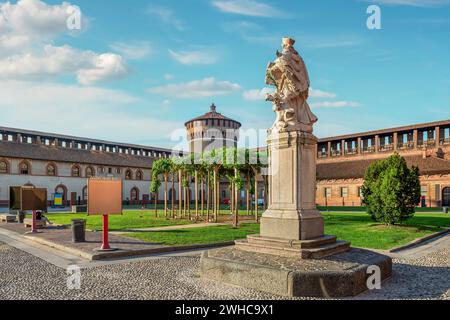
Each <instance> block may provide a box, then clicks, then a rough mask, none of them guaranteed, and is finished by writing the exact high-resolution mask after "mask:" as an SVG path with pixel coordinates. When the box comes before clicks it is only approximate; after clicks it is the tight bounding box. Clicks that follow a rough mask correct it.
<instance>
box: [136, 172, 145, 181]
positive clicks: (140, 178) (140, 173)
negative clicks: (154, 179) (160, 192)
mask: <svg viewBox="0 0 450 320" xmlns="http://www.w3.org/2000/svg"><path fill="white" fill-rule="evenodd" d="M142 179H144V174H143V173H142V171H141V170H138V171H137V172H136V180H142Z"/></svg>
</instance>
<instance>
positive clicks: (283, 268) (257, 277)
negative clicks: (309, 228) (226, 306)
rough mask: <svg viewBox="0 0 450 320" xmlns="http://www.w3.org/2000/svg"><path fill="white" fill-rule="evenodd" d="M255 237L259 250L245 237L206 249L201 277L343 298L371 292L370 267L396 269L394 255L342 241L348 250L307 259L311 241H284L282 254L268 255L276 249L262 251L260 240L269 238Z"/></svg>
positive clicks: (388, 272)
mask: <svg viewBox="0 0 450 320" xmlns="http://www.w3.org/2000/svg"><path fill="white" fill-rule="evenodd" d="M250 238H251V240H250V242H253V248H258V249H257V250H256V251H253V250H252V249H249V248H251V246H249V245H248V244H245V242H238V243H237V244H236V246H234V247H231V248H224V249H217V250H210V251H205V252H204V253H203V255H202V258H201V266H200V273H201V277H203V278H206V279H211V280H215V281H219V282H222V283H226V284H231V285H236V286H240V287H245V288H251V289H256V290H259V291H264V292H268V293H271V294H276V295H281V296H287V297H324V298H328V297H330V298H337V297H350V296H356V295H358V294H360V293H362V292H364V291H366V290H367V288H368V287H367V280H368V278H369V276H371V275H372V273H373V271H371V272H369V273H368V268H369V266H378V267H379V268H380V272H381V273H380V276H381V281H384V280H386V279H388V278H389V277H390V276H391V273H392V260H391V258H390V257H388V256H385V255H382V254H378V253H376V252H373V251H369V250H363V249H355V248H351V249H349V248H348V247H346V246H345V245H342V246H341V245H338V247H340V248H341V249H342V250H343V251H344V252H341V253H335V254H333V255H331V256H327V257H321V258H320V259H302V258H300V256H298V254H303V252H302V250H305V251H304V252H308V250H310V249H311V248H308V245H309V244H308V242H303V243H301V244H299V243H296V242H295V243H293V246H292V247H295V248H294V249H293V250H290V249H288V248H289V247H286V246H285V244H284V243H282V244H279V245H280V246H281V250H280V248H278V249H277V250H278V251H277V254H268V253H267V252H269V251H270V250H260V249H261V247H260V246H259V245H256V243H258V244H259V243H264V241H266V240H263V242H259V241H260V239H258V237H250ZM318 241H323V242H324V244H323V245H322V246H327V244H325V243H327V242H328V241H335V238H334V240H332V238H328V237H324V238H323V239H321V240H318ZM335 243H336V242H335ZM337 243H339V242H337ZM271 245H272V246H275V244H274V243H271ZM305 245H306V247H304V246H305ZM347 245H348V243H347ZM299 246H303V248H301V247H300V248H299ZM319 247H320V246H319ZM345 247H346V249H345V250H344V248H345ZM322 252H325V251H322ZM280 253H281V254H280Z"/></svg>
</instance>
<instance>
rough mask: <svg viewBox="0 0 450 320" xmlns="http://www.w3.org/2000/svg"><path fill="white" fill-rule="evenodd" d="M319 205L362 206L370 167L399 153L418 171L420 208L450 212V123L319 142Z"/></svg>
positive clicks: (358, 134) (445, 122) (449, 121)
mask: <svg viewBox="0 0 450 320" xmlns="http://www.w3.org/2000/svg"><path fill="white" fill-rule="evenodd" d="M317 149H318V150H317V151H318V153H317V203H318V204H319V205H322V206H359V205H361V203H362V197H361V186H362V184H363V177H364V173H365V170H366V169H367V167H368V166H369V165H370V164H371V163H372V162H374V161H376V160H379V159H382V158H386V157H388V156H389V155H391V154H393V153H394V152H398V153H399V154H400V155H402V156H403V157H405V159H406V161H407V163H408V165H409V166H413V165H414V166H418V167H419V170H420V181H421V189H422V202H421V204H420V205H421V206H427V207H441V206H450V120H446V121H438V122H431V123H422V124H416V125H411V126H404V127H398V128H391V129H383V130H376V131H370V132H363V133H357V134H349V135H343V136H336V137H330V138H323V139H320V140H319V143H318V146H317Z"/></svg>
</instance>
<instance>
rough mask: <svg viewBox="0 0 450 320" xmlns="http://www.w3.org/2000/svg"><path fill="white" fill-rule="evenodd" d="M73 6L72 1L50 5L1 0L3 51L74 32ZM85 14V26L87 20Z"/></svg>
mask: <svg viewBox="0 0 450 320" xmlns="http://www.w3.org/2000/svg"><path fill="white" fill-rule="evenodd" d="M71 6H72V5H71V4H70V3H69V2H63V3H62V4H60V5H48V4H46V3H45V2H43V1H40V0H19V1H18V2H17V3H16V4H13V3H11V2H4V3H0V53H1V52H2V51H3V53H8V52H9V51H10V50H19V49H21V48H24V47H26V46H29V45H31V44H34V43H41V42H42V41H48V40H50V39H52V38H53V37H55V36H57V35H59V34H61V33H72V32H73V31H72V32H70V30H68V28H67V20H68V18H69V17H70V13H69V10H68V9H69V8H70V7H71ZM81 17H82V28H83V29H85V28H86V24H87V19H86V18H84V15H82V16H81Z"/></svg>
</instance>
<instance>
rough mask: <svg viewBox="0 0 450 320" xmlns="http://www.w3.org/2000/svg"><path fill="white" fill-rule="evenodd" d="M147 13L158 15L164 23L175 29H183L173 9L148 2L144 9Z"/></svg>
mask: <svg viewBox="0 0 450 320" xmlns="http://www.w3.org/2000/svg"><path fill="white" fill-rule="evenodd" d="M146 12H147V14H150V15H156V16H158V17H159V18H160V19H161V20H162V21H163V22H164V23H167V24H169V25H172V26H173V27H175V28H176V29H178V30H180V31H182V30H184V26H183V22H182V21H181V20H180V19H177V18H176V17H175V14H174V13H173V11H172V10H171V9H169V8H167V7H163V6H160V5H156V4H150V5H149V6H148V7H147V10H146Z"/></svg>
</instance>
